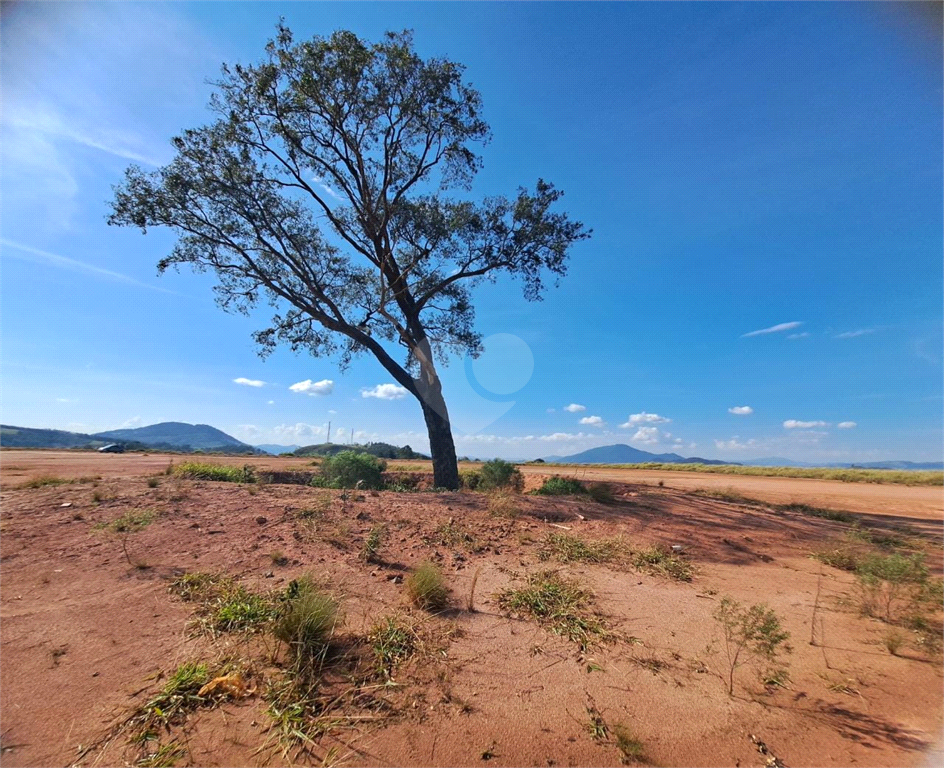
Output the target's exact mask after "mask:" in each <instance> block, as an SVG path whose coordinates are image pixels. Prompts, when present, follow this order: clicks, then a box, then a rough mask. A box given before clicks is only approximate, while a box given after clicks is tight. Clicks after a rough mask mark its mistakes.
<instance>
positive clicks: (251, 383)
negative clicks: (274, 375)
mask: <svg viewBox="0 0 944 768" xmlns="http://www.w3.org/2000/svg"><path fill="white" fill-rule="evenodd" d="M233 384H242V385H243V386H244V387H264V386H265V382H264V381H260V380H259V379H244V378H243V377H242V376H240V377H239V378H238V379H233Z"/></svg>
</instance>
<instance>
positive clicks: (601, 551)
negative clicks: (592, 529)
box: [540, 532, 621, 563]
mask: <svg viewBox="0 0 944 768" xmlns="http://www.w3.org/2000/svg"><path fill="white" fill-rule="evenodd" d="M620 544H621V542H619V541H617V540H614V539H600V540H598V541H587V540H585V539H581V538H580V537H579V536H572V535H570V534H569V533H563V532H561V533H549V534H548V535H547V538H546V539H545V541H544V547H543V548H542V550H541V552H540V557H541V559H543V560H548V559H550V558H552V557H553V558H554V559H556V560H558V561H560V562H562V563H608V562H610V561H612V560H614V559H615V558H616V557H617V556H618V555H619V554H620V550H621V546H620Z"/></svg>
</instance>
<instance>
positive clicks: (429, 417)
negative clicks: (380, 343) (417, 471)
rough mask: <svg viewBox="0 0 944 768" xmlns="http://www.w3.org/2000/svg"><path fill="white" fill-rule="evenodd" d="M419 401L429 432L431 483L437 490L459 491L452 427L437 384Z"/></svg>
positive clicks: (457, 465) (457, 466) (457, 464)
mask: <svg viewBox="0 0 944 768" xmlns="http://www.w3.org/2000/svg"><path fill="white" fill-rule="evenodd" d="M425 395H426V396H425V397H424V398H423V399H422V400H420V405H421V406H422V407H423V418H424V419H426V430H427V432H429V450H430V453H431V454H432V456H433V483H434V484H435V486H436V487H437V488H448V489H449V490H450V491H455V490H458V489H459V463H458V461H457V460H456V445H455V443H454V442H453V440H452V426H451V425H450V424H449V413H448V411H447V410H446V401H445V400H444V399H443V396H442V391H441V389H440V387H439V386H438V383H437V384H436V385H434V386H433V387H431V388H430V389H428V390H427V391H426V393H425Z"/></svg>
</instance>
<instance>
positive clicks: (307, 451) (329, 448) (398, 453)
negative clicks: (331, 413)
mask: <svg viewBox="0 0 944 768" xmlns="http://www.w3.org/2000/svg"><path fill="white" fill-rule="evenodd" d="M341 451H356V452H357V453H369V454H370V455H371V456H377V457H378V458H381V459H428V458H429V456H426V455H425V454H422V453H417V452H416V451H414V450H413V449H412V448H410V446H408V445H405V446H403V447H402V448H401V447H400V446H397V445H391V444H390V443H367V444H366V445H357V444H354V445H338V444H337V443H319V444H318V445H306V446H304V447H303V448H299V449H298V450H297V451H295V455H296V456H334V455H335V454H336V453H340V452H341Z"/></svg>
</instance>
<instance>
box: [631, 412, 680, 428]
mask: <svg viewBox="0 0 944 768" xmlns="http://www.w3.org/2000/svg"><path fill="white" fill-rule="evenodd" d="M670 421H672V419H667V418H666V417H665V416H660V415H659V414H658V413H646V412H645V411H642V412H641V413H634V414H632V415H631V416H630V417H629V419H628V420H627V421H625V422H624V423H622V424H620V427H621V428H622V429H631V428H632V427H636V426H639V425H640V424H668V423H669V422H670Z"/></svg>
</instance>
